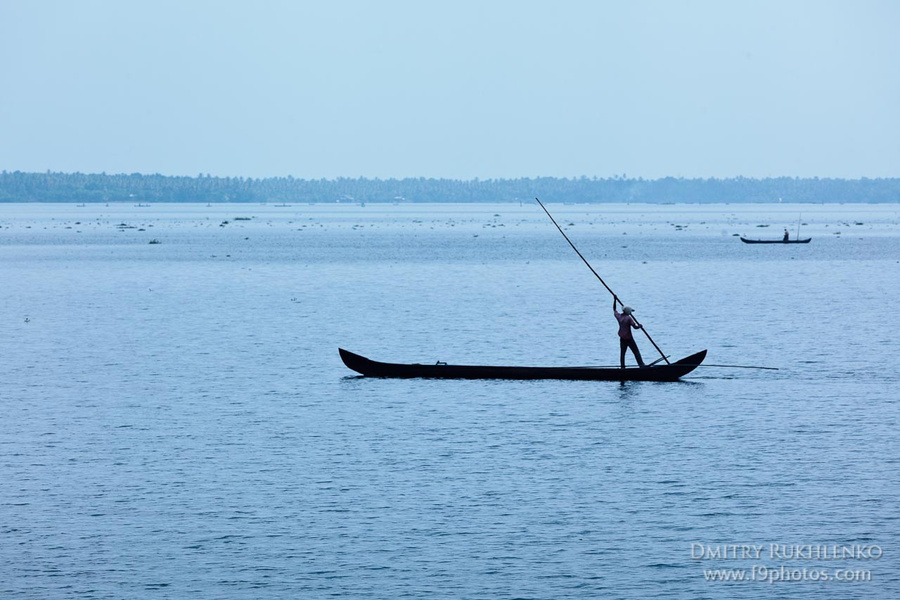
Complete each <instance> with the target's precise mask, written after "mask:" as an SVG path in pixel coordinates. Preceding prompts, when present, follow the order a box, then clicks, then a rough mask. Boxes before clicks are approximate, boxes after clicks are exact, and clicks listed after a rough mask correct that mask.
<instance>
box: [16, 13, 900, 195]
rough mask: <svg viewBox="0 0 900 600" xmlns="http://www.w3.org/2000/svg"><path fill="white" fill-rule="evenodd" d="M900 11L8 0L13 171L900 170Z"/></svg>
mask: <svg viewBox="0 0 900 600" xmlns="http://www.w3.org/2000/svg"><path fill="white" fill-rule="evenodd" d="M898 31H900V3H898V2H891V1H881V2H879V1H865V0H863V1H854V2H828V1H783V0H779V1H773V2H768V1H753V2H723V1H697V2H690V1H682V2H674V1H673V2H666V1H659V2H641V1H636V2H622V1H618V2H594V1H588V0H585V1H580V2H578V1H568V2H567V1H554V2H549V1H548V2H528V1H521V0H516V1H506V0H502V1H501V0H494V1H489V2H484V1H454V2H421V1H408V2H399V1H390V0H387V1H378V2H375V1H372V2H363V1H355V2H349V1H330V2H294V1H267V2H258V3H257V2H249V1H247V2H236V1H221V2H216V1H205V2H201V1H194V2H175V1H168V0H165V1H160V0H153V1H152V2H151V1H142V0H135V1H129V2H114V1H103V0H99V1H87V0H85V1H79V2H71V1H49V0H48V1H34V0H3V1H2V3H0V60H2V77H0V170H7V171H14V170H21V171H33V172H43V171H46V170H52V171H59V172H75V171H80V172H85V173H100V172H107V173H132V172H140V173H162V174H165V175H197V174H198V173H210V174H212V175H216V176H245V177H271V176H286V175H292V176H294V177H300V178H307V179H314V178H336V177H368V178H404V177H435V178H454V179H472V178H475V177H478V178H482V179H486V178H517V177H540V176H546V177H574V176H580V175H587V176H589V177H590V176H599V177H611V176H614V175H615V176H622V175H627V177H629V178H633V177H644V178H659V177H665V176H674V177H687V178H691V177H734V176H738V175H742V176H745V177H759V178H764V177H778V176H792V177H793V176H797V177H816V176H818V177H832V178H858V177H897V176H900V110H898V107H900V77H898V76H897V74H898V67H897V64H898V59H900V36H898V35H897V32H898Z"/></svg>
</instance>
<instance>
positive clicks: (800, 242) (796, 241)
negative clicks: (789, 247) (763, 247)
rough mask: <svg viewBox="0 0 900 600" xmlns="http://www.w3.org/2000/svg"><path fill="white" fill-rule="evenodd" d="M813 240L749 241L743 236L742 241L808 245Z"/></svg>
mask: <svg viewBox="0 0 900 600" xmlns="http://www.w3.org/2000/svg"><path fill="white" fill-rule="evenodd" d="M811 239H812V238H806V239H803V240H748V239H747V238H745V237H744V236H741V241H742V242H744V243H745V244H808V243H809V241H810V240H811Z"/></svg>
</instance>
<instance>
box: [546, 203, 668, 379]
mask: <svg viewBox="0 0 900 600" xmlns="http://www.w3.org/2000/svg"><path fill="white" fill-rule="evenodd" d="M535 200H537V203H538V204H540V205H541V208H543V209H544V212H545V213H547V216H548V217H550V220H551V221H553V224H554V225H556V228H557V229H559V232H560V233H561V234H562V236H563V237H564V238H566V241H567V242H569V245H570V246H572V250H574V251H575V254H577V255H578V257H579V258H580V259H581V260H583V261H584V264H586V265H587V268H588V269H590V270H591V273H593V274H594V277H596V278H597V279H599V280H600V283H602V284H603V287H605V288H606V291H607V292H609V293H610V294H612V295H613V306H615V304H616V302H618V303H619V304H622V305H623V306H624V303H623V302H622V301H621V300H619V297H618V296H617V295H616V293H615V292H614V291H612V290H611V289H610V288H609V286H608V285H606V282H605V281H603V278H602V277H600V275H599V274H598V273H597V271H595V270H594V267H592V266H591V263H589V262H588V261H587V259H586V258H585V257H584V256H583V255H582V254H581V252H579V251H578V248H576V247H575V244H573V243H572V240H570V239H569V236H567V235H566V232H565V231H563V230H562V227H560V226H559V223H557V222H556V219H554V218H553V215H551V214H550V211H549V210H547V207H546V206H544V203H543V202H541V199H540V198H535ZM631 318H632V319H634V315H632V317H631ZM634 322H635V323H637V324H638V326H640V328H641V331H643V332H644V335H646V336H647V339H648V340H650V343H651V344H653V347H654V348H656V351H657V352H659V355H660V356H662V357H663V360H664V361H666V364H667V365H670V364H672V363H670V362H669V359H668V358H666V355H665V353H663V351H662V350H660V349H659V346H657V345H656V342H654V341H653V338H652V337H650V334H649V333H647V330H646V329H644V326H643V325H641V324H640V323H638V320H637V319H634Z"/></svg>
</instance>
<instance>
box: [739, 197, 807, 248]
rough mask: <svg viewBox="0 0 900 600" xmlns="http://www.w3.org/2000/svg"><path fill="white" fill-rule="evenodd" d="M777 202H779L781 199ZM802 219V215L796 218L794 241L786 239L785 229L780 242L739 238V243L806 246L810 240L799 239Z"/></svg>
mask: <svg viewBox="0 0 900 600" xmlns="http://www.w3.org/2000/svg"><path fill="white" fill-rule="evenodd" d="M778 201H779V202H781V198H779V199H778ZM802 218H803V217H802V215H801V216H800V217H798V218H797V237H795V238H794V239H789V238H788V230H787V229H785V230H784V237H783V238H781V239H780V240H751V239H747V238H745V237H744V236H741V241H742V242H744V243H745V244H808V243H809V241H810V240H811V239H812V238H806V239H800V221H801V220H802ZM759 227H768V225H760V226H759Z"/></svg>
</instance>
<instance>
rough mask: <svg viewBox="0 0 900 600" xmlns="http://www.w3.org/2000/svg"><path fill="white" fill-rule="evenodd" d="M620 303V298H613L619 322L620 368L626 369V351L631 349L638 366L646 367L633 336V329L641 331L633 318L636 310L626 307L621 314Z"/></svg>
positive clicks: (614, 312) (614, 310)
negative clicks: (618, 305) (618, 307)
mask: <svg viewBox="0 0 900 600" xmlns="http://www.w3.org/2000/svg"><path fill="white" fill-rule="evenodd" d="M618 302H619V297H618V296H613V314H614V315H615V316H616V321H618V322H619V366H621V367H622V368H623V369H624V368H625V350H627V349H629V348H630V349H631V353H632V354H634V359H635V360H636V361H637V364H638V366H640V367H644V366H646V365H644V359H643V358H641V351H640V350H638V347H637V342H635V341H634V336H633V335H632V334H631V329H632V328H634V329H640V328H641V325H639V324H638V322H637V321H635V320H634V317H632V316H631V313H633V312H634V309H633V308H631V307H630V306H624V307H622V312H621V313H620V312H619V311H618V310H617V309H616V304H617V303H618Z"/></svg>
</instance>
